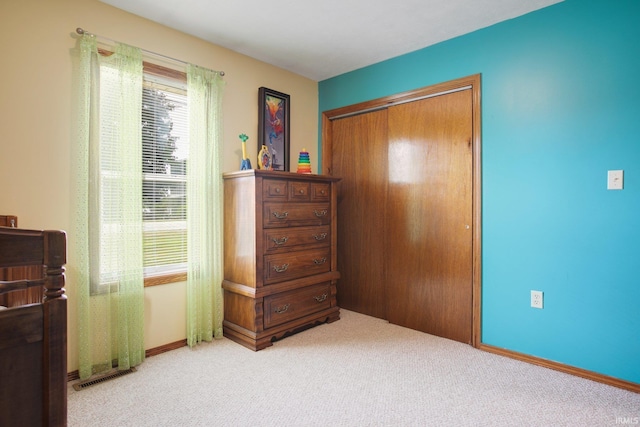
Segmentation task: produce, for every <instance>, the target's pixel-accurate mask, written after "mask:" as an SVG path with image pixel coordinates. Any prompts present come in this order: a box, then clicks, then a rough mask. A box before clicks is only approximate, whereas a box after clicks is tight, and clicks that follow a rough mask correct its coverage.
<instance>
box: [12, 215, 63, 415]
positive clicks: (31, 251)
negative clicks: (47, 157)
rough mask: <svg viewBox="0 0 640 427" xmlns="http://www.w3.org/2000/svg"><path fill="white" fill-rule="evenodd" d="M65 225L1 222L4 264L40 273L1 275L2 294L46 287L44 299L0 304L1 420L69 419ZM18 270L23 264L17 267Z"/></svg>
mask: <svg viewBox="0 0 640 427" xmlns="http://www.w3.org/2000/svg"><path fill="white" fill-rule="evenodd" d="M65 263H66V235H65V233H64V232H63V231H40V230H22V229H18V228H8V227H0V268H3V269H15V268H31V267H33V268H36V269H38V271H40V272H41V274H39V275H37V276H38V277H36V278H32V277H17V276H18V274H17V273H15V275H14V277H12V278H11V280H4V279H0V295H11V294H12V293H15V292H22V291H24V290H28V289H30V288H35V289H38V290H39V289H42V288H43V289H44V298H42V299H41V302H37V303H33V304H27V305H22V306H12V307H10V308H8V309H4V310H0V425H2V426H5V425H6V426H38V425H43V426H65V425H66V423H67V384H66V382H67V381H66V380H67V299H66V296H65V290H64V283H65V277H64V270H65V269H64V264H65ZM16 271H19V270H16Z"/></svg>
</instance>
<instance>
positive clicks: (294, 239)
mask: <svg viewBox="0 0 640 427" xmlns="http://www.w3.org/2000/svg"><path fill="white" fill-rule="evenodd" d="M330 233H331V227H330V226H329V225H322V226H317V227H294V228H268V229H266V230H265V231H264V251H265V253H270V252H276V251H287V250H289V249H301V247H304V249H306V248H309V249H310V248H319V247H323V246H329V243H330V242H331V234H330Z"/></svg>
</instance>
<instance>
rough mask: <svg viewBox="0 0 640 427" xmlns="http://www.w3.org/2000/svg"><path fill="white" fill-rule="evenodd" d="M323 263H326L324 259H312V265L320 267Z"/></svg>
mask: <svg viewBox="0 0 640 427" xmlns="http://www.w3.org/2000/svg"><path fill="white" fill-rule="evenodd" d="M325 262H327V258H324V257H323V258H320V259H317V258H316V259H314V260H313V263H314V264H315V265H322V264H324V263H325Z"/></svg>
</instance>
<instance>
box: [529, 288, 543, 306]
mask: <svg viewBox="0 0 640 427" xmlns="http://www.w3.org/2000/svg"><path fill="white" fill-rule="evenodd" d="M542 304H543V297H542V291H531V307H533V308H542Z"/></svg>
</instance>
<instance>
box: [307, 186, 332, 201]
mask: <svg viewBox="0 0 640 427" xmlns="http://www.w3.org/2000/svg"><path fill="white" fill-rule="evenodd" d="M329 200H331V186H330V185H329V184H327V183H325V182H314V183H311V201H313V202H328V201H329Z"/></svg>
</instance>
